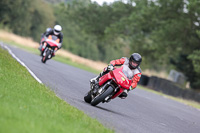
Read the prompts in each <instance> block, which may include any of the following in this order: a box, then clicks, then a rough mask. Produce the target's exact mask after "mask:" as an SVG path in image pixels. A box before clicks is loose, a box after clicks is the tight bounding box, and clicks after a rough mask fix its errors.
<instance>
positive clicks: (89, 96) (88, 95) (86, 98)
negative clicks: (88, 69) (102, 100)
mask: <svg viewBox="0 0 200 133" xmlns="http://www.w3.org/2000/svg"><path fill="white" fill-rule="evenodd" d="M84 100H85V102H86V103H90V102H91V101H92V96H91V92H90V91H89V92H88V93H86V95H85V96H84Z"/></svg>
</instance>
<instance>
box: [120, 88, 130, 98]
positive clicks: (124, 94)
mask: <svg viewBox="0 0 200 133" xmlns="http://www.w3.org/2000/svg"><path fill="white" fill-rule="evenodd" d="M127 96H128V90H124V92H122V94H121V95H119V97H120V98H121V99H125V98H126V97H127Z"/></svg>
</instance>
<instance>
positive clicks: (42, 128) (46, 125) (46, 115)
mask: <svg viewBox="0 0 200 133" xmlns="http://www.w3.org/2000/svg"><path fill="white" fill-rule="evenodd" d="M13 132H15V133H27V132H28V133H64V132H65V133H66V132H68V133H95V132H99V133H110V132H114V131H112V130H110V129H107V128H105V127H104V126H103V125H102V124H100V123H99V122H98V121H97V120H96V119H92V118H90V117H89V116H87V115H86V114H84V113H83V112H82V111H79V110H78V109H76V108H75V107H72V106H70V105H69V104H67V103H66V102H65V101H64V100H61V99H59V98H58V97H57V96H56V95H55V93H54V92H52V91H50V89H48V88H47V87H45V86H44V85H42V84H39V83H38V82H37V81H36V80H35V79H34V78H33V77H32V76H31V75H30V74H29V73H28V71H27V70H26V69H25V68H24V67H23V66H21V65H20V64H19V63H18V62H17V61H16V60H14V59H13V58H12V57H11V56H10V55H9V54H8V52H7V51H6V50H3V49H2V48H0V133H13Z"/></svg>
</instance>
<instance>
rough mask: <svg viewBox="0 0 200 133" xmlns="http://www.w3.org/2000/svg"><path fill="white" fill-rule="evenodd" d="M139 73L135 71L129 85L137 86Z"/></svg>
mask: <svg viewBox="0 0 200 133" xmlns="http://www.w3.org/2000/svg"><path fill="white" fill-rule="evenodd" d="M140 77H141V73H137V74H135V75H134V77H133V79H132V83H131V87H132V88H133V89H134V88H136V87H137V83H138V82H139V81H140Z"/></svg>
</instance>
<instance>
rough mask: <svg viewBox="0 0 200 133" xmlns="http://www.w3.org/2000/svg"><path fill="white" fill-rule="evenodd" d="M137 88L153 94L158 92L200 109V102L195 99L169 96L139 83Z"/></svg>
mask: <svg viewBox="0 0 200 133" xmlns="http://www.w3.org/2000/svg"><path fill="white" fill-rule="evenodd" d="M139 88H141V89H144V90H146V91H149V92H152V93H155V94H158V95H161V96H163V97H166V98H169V99H172V100H175V101H178V102H181V103H184V104H186V105H189V106H191V107H194V108H197V109H200V103H198V102H195V101H192V100H186V99H183V98H181V97H173V96H169V95H166V94H163V93H162V92H158V91H155V90H152V89H148V88H146V87H144V86H141V85H139Z"/></svg>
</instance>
